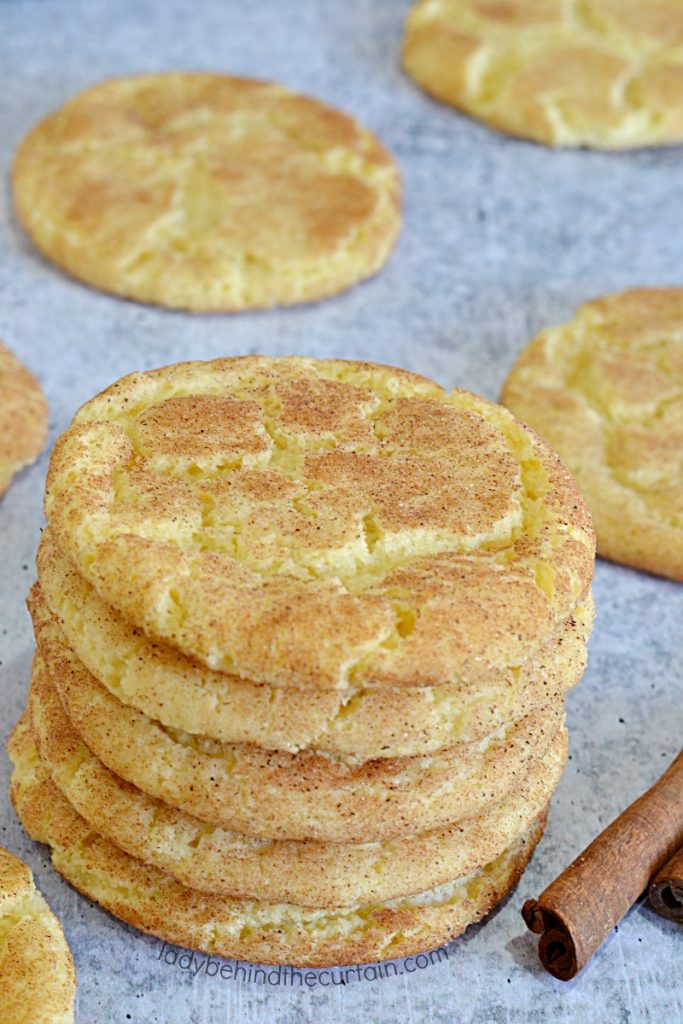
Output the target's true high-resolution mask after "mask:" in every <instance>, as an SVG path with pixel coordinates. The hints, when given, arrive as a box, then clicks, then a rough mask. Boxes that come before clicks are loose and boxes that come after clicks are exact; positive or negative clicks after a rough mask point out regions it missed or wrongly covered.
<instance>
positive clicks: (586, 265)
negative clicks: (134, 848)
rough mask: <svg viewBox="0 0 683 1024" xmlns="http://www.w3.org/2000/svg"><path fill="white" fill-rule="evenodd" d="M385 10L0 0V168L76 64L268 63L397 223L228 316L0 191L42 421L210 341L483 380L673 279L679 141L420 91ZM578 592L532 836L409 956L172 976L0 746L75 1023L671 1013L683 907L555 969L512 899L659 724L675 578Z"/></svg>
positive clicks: (679, 608)
mask: <svg viewBox="0 0 683 1024" xmlns="http://www.w3.org/2000/svg"><path fill="white" fill-rule="evenodd" d="M405 11H406V4H405V3H404V2H394V0H344V2H343V3H339V2H338V0H318V2H314V0H310V2H309V0H306V2H304V0H259V2H253V3H244V2H237V0H230V2H228V0H213V2H207V0H205V2H203V3H201V4H196V5H195V4H190V3H189V2H188V3H181V2H179V0H166V2H165V3H163V4H161V3H159V4H153V3H151V2H136V3H133V2H130V3H122V2H106V0H89V2H87V3H77V2H71V3H68V4H67V3H57V2H53V0H40V2H38V0H23V2H22V0H17V2H7V3H3V4H2V5H1V6H0V66H2V68H3V72H4V74H3V89H2V92H1V94H0V123H1V124H2V132H0V148H1V151H2V167H3V172H5V171H6V170H7V169H8V167H9V162H10V159H11V154H12V152H13V150H14V148H15V146H16V145H17V143H18V142H19V140H20V138H21V137H22V135H23V134H24V133H25V132H26V131H27V130H28V128H30V127H31V125H32V124H33V123H34V121H35V120H36V119H38V118H39V117H42V116H44V115H45V114H46V113H48V112H49V111H50V110H51V109H53V108H55V107H56V106H58V105H59V104H60V103H62V102H63V101H64V100H65V99H66V98H67V97H68V96H70V95H71V94H72V93H73V92H75V91H77V90H78V89H80V88H83V87H84V86H86V85H88V84H89V83H90V82H92V81H94V80H95V79H97V78H100V77H103V76H105V75H110V74H124V73H128V72H136V71H143V70H151V69H157V68H165V67H189V68H210V69H216V70H225V71H232V72H237V73H243V74H252V75H256V76H261V77H270V78H274V79H279V80H280V81H282V82H283V83H285V84H287V85H290V86H292V87H294V88H299V89H301V90H304V91H307V92H310V93H312V94H313V95H318V96H320V97H322V98H323V99H326V100H328V101H329V102H332V103H335V104H337V105H339V106H341V107H343V108H345V109H347V110H348V111H350V112H351V113H353V114H356V115H358V116H359V117H361V118H362V119H363V120H364V122H365V123H366V124H367V125H368V127H370V128H372V129H374V130H375V131H376V132H377V133H378V134H379V135H380V136H381V137H382V139H383V140H384V141H385V142H386V144H387V145H388V146H389V148H390V149H391V150H392V151H393V153H394V154H395V156H396V157H397V159H398V160H399V161H400V164H401V167H402V171H403V178H404V188H405V227H404V231H403V235H402V238H401V240H400V242H399V245H398V248H397V250H396V253H395V254H394V256H393V258H392V260H391V262H390V264H389V266H388V267H387V268H386V270H385V271H384V272H383V273H382V274H381V275H380V276H379V277H378V278H376V279H375V280H374V281H372V282H370V283H368V284H366V285H361V286H360V287H358V288H356V289H355V290H354V291H352V292H349V293H347V294H346V295H344V296H341V297H340V298H338V299H332V300H328V301H327V302H325V303H322V304H320V305H317V306H312V307H308V308H301V309H295V310H289V311H276V312H272V313H259V314H250V315H242V316H232V317H231V316H203V317H193V316H191V315H186V314H180V313H166V312H163V311H161V310H156V309H152V308H145V307H141V306H137V305H134V304H131V303H127V302H123V301H120V300H117V299H114V298H111V297H108V296H106V295H100V294H98V293H96V292H93V291H89V290H88V289H86V288H85V287H83V286H81V285H80V284H77V283H75V282H72V281H70V280H68V279H67V278H65V277H64V276H63V275H62V274H61V273H60V272H59V271H58V270H56V269H54V268H52V267H51V266H49V265H48V264H46V263H45V262H44V261H43V260H42V259H41V258H40V257H39V256H38V255H37V254H36V253H35V252H34V251H33V250H32V249H31V247H30V245H29V244H28V243H27V241H26V240H25V238H24V237H23V235H22V233H21V231H20V229H19V228H18V226H17V224H16V222H15V220H14V218H13V216H12V214H11V212H10V208H9V199H8V195H7V192H5V193H4V196H3V198H2V199H1V200H0V336H1V337H3V338H4V340H5V341H6V342H7V343H8V344H10V345H11V346H12V347H13V348H14V349H15V351H16V352H17V353H18V354H19V355H20V357H21V358H23V359H24V360H25V361H26V362H27V363H28V365H29V366H30V367H31V368H32V369H33V370H34V371H35V372H36V373H37V374H38V375H39V377H40V378H41V380H42V382H43V385H44V387H45V390H46V392H47V396H48V400H49V402H50V407H51V418H50V423H51V435H50V438H51V442H53V441H54V439H55V437H56V436H57V435H58V433H59V432H61V431H62V430H63V429H64V427H65V426H66V425H67V423H68V421H69V419H70V417H71V416H72V414H73V412H74V410H75V408H76V407H77V406H78V405H79V404H80V403H81V402H82V401H84V400H85V399H86V398H88V397H90V396H91V395H92V394H93V393H94V392H95V391H97V390H99V389H100V388H102V387H104V386H105V385H107V384H109V383H110V382H111V381H113V380H114V379H115V378H117V377H119V376H120V375H122V374H124V373H127V372H129V371H131V370H134V369H138V368H143V367H151V366H157V365H160V364H162V363H168V362H173V361H175V360H179V359H187V358H207V357H211V356H216V355H219V354H237V353H243V352H255V351H261V352H268V353H276V354H282V353H289V352H296V353H305V354H310V355H315V356H347V357H357V358H368V359H375V360H381V361H386V362H393V363H396V364H398V365H402V366H406V367H408V368H410V369H413V370H417V371H420V372H423V373H426V374H428V375H430V376H433V377H435V378H436V379H437V380H439V381H440V382H442V383H443V384H444V385H448V386H450V385H454V384H461V385H464V386H466V387H469V388H472V389H473V390H475V391H478V392H480V393H482V394H484V395H487V396H489V397H496V396H497V394H498V392H499V389H500V386H501V383H502V381H503V378H504V376H505V373H506V371H507V369H508V367H509V365H510V363H511V362H512V360H513V358H514V356H515V353H516V352H517V350H518V349H519V348H520V347H521V346H522V345H523V344H524V343H525V341H526V340H527V339H528V337H530V335H531V334H532V333H534V332H535V331H536V330H538V329H539V328H541V327H542V326H544V325H546V324H549V323H553V322H558V321H562V320H565V319H568V318H569V317H570V316H571V314H572V311H573V309H574V308H575V306H576V305H577V304H578V303H579V302H581V301H582V300H584V299H586V298H588V297H590V296H592V295H595V294H599V293H600V292H603V291H608V290H610V289H616V288H621V287H627V286H629V285H637V284H677V283H681V267H682V266H683V234H682V233H681V231H680V225H681V223H683V190H682V189H681V168H682V166H683V150H682V149H680V148H672V149H669V150H662V151H658V152H655V151H651V152H638V153H632V154H625V155H618V156H617V155H603V154H598V153H588V152H574V153H569V152H567V153H563V152H552V151H550V150H547V149H543V148H540V147H537V146H534V145H532V144H529V143H526V142H516V141H513V140H509V139H505V138H503V137H501V136H498V135H495V134H494V133H492V132H490V131H489V130H488V129H486V128H485V127H483V126H481V125H479V124H476V123H474V122H472V121H469V120H467V119H466V118H464V117H461V116H460V115H458V114H456V113H454V112H452V111H450V110H448V109H447V108H445V107H440V106H438V105H436V104H434V103H432V102H431V101H430V100H429V99H427V98H426V97H425V96H423V95H422V94H421V93H420V92H419V91H418V90H417V89H416V88H415V87H414V86H413V84H412V83H411V82H410V81H409V80H408V79H407V78H406V77H404V76H403V75H402V73H401V72H400V70H399V67H398V48H399V44H400V36H401V21H402V18H403V16H404V14H405ZM46 464H47V459H46V457H43V459H42V460H41V461H40V462H39V463H38V465H37V466H36V467H34V468H33V469H30V470H27V471H25V472H23V473H22V474H21V475H20V476H19V477H18V479H17V480H16V481H15V484H14V485H13V486H12V488H11V490H10V491H9V493H8V494H7V495H6V497H5V498H4V499H3V500H2V502H1V503H0V566H1V569H0V572H1V573H2V575H1V577H0V580H1V582H0V593H1V595H2V616H1V622H0V626H1V628H0V661H1V662H2V665H1V666H0V692H1V693H2V700H1V701H0V741H2V746H3V747H4V741H5V740H6V737H7V734H8V733H9V730H10V728H11V725H12V723H13V722H14V720H15V718H16V717H17V716H18V714H19V710H20V708H21V706H22V703H23V700H24V695H25V693H26V688H27V683H28V676H29V667H30V660H31V653H32V637H31V630H30V625H29V620H28V615H27V613H26V611H25V608H24V598H25V596H26V592H27V590H28V587H29V584H30V582H31V580H32V579H33V575H34V569H33V558H34V553H35V548H36V543H37V539H38V535H39V530H40V527H41V525H42V513H41V496H42V489H43V483H44V472H45V468H46ZM596 601H597V608H598V619H597V623H596V629H595V634H594V639H593V641H592V644H591V660H590V667H589V670H588V672H587V674H586V676H585V678H584V681H583V682H582V684H581V686H580V687H579V688H578V690H577V691H576V692H575V693H574V694H572V695H571V697H570V699H569V724H570V728H571V737H572V742H571V746H572V759H571V761H570V762H569V765H568V769H567V772H566V775H565V778H564V781H563V783H562V785H561V788H560V790H559V792H558V795H557V797H556V799H555V802H554V805H553V809H552V813H551V816H550V822H549V826H548V831H547V833H546V836H545V839H544V841H543V842H542V844H541V846H540V848H539V850H538V851H537V853H536V856H535V857H534V860H533V862H532V865H531V867H530V869H529V870H528V872H527V873H526V875H525V877H524V879H523V880H522V882H521V885H520V887H519V889H518V890H517V892H516V893H515V894H514V895H513V896H512V897H511V898H510V899H509V900H508V902H507V903H506V904H505V906H504V907H502V908H501V909H500V910H499V911H498V913H497V914H496V915H495V916H494V917H493V918H492V919H491V920H490V921H489V922H488V923H487V924H486V925H485V926H483V927H478V928H476V929H472V930H471V931H470V932H469V933H468V934H467V936H466V937H465V938H464V940H461V941H459V942H457V943H455V944H453V945H452V946H451V947H449V949H448V958H447V959H445V958H443V959H441V961H440V962H439V961H437V962H435V963H434V964H432V965H431V966H429V967H426V968H424V969H421V970H413V971H410V970H406V969H405V968H403V971H404V973H403V974H401V975H397V976H390V977H385V978H383V979H377V980H368V979H364V980H357V979H356V978H355V975H354V976H349V981H348V984H346V985H344V986H341V985H334V986H333V985H332V984H330V983H329V979H316V985H315V987H307V986H306V985H305V984H304V985H302V986H301V987H299V984H298V982H296V981H295V982H294V983H293V984H286V985H279V986H278V985H268V984H265V985H264V984H263V983H262V982H261V980H260V979H259V980H258V981H257V982H256V983H255V982H254V981H253V980H252V982H249V981H248V980H244V978H243V977H239V978H238V979H237V980H235V979H234V978H233V979H226V978H225V977H224V978H223V979H221V977H220V974H216V976H214V977H207V976H206V975H205V970H204V969H202V970H201V972H200V973H198V974H197V975H196V977H194V978H193V977H192V975H191V970H190V969H187V968H186V969H182V968H181V967H180V966H179V965H178V964H176V966H175V967H174V966H172V965H168V964H166V963H165V962H164V961H163V959H162V960H160V959H159V952H160V949H161V944H160V943H159V942H157V941H156V940H155V939H152V938H149V937H146V936H143V935H140V934H138V933H137V932H135V931H134V930H132V929H130V928H127V927H125V926H124V925H122V924H120V923H119V922H118V921H116V920H115V919H114V918H112V917H111V916H110V915H108V914H107V913H105V912H104V911H101V910H99V909H98V908H97V907H93V906H91V905H90V903H89V902H88V901H87V900H85V899H83V898H82V897H80V896H78V895H77V894H76V893H75V892H74V891H73V890H72V889H70V888H69V887H68V886H67V885H66V884H65V883H63V882H62V881H61V880H60V879H59V877H58V876H57V875H56V874H55V872H54V871H53V869H52V868H51V866H50V862H49V857H48V856H47V852H46V850H45V849H44V848H42V847H39V846H36V845H35V844H33V843H31V842H30V841H29V840H28V839H26V838H25V836H24V835H23V833H22V831H21V829H20V828H19V826H18V825H17V823H16V821H15V819H14V815H13V813H12V810H11V808H10V805H9V800H8V796H7V780H8V777H9V763H8V761H7V758H6V756H5V754H4V753H2V754H0V843H2V845H5V846H7V847H8V848H9V849H10V850H12V851H13V852H15V853H17V854H19V855H20V856H22V857H24V858H25V859H26V860H27V861H28V862H29V863H30V864H31V866H32V867H33V869H34V871H35V873H36V881H37V883H38V885H39V886H40V888H41V889H42V890H43V892H44V893H45V894H46V896H47V898H48V900H49V901H50V903H51V905H52V907H53V908H54V910H55V911H56V912H57V914H58V915H59V917H60V919H61V920H62V921H63V923H64V927H65V929H66V932H67V934H68V937H69V940H70V942H71V945H72V948H73V951H74V958H75V961H76V965H77V969H78V975H79V992H78V1003H77V1021H78V1022H79V1024H99V1022H107V1024H119V1022H121V1024H125V1022H127V1021H132V1022H145V1024H154V1022H159V1024H189V1022H192V1024H209V1022H211V1024H216V1022H219V1021H239V1022H241V1024H242V1022H244V1024H295V1022H296V1024H307V1022H318V1021H325V1022H326V1024H347V1022H349V1024H350V1022H356V1021H370V1022H373V1024H375V1022H378V1024H384V1022H387V1024H389V1022H405V1024H422V1022H425V1021H427V1020H432V1021H435V1022H444V1024H445V1022H449V1024H453V1022H454V1021H455V1022H457V1024H475V1022H476V1024H508V1022H510V1024H512V1022H514V1024H543V1022H546V1021H551V1020H552V1021H553V1022H554V1024H564V1022H579V1024H581V1022H584V1021H586V1022H588V1021H590V1022H594V1021H605V1022H607V1021H608V1022H610V1024H612V1022H617V1021H618V1022H622V1021H623V1022H626V1021H628V1022H638V1024H640V1022H644V1021H648V1022H650V1021H652V1022H657V1024H660V1022H661V1024H677V1022H681V1021H683V983H682V982H681V976H682V973H683V932H682V931H681V929H680V926H677V925H675V924H673V923H672V922H666V921H664V920H663V919H661V918H659V917H657V916H656V915H655V914H654V913H652V912H651V911H650V909H649V908H648V906H647V905H646V904H640V905H638V906H636V907H635V908H634V910H633V911H632V912H631V913H630V914H629V915H628V917H627V918H626V919H625V920H624V921H623V922H622V924H621V926H620V927H619V930H618V932H617V933H615V934H614V935H612V936H611V938H610V939H609V940H608V942H607V943H606V944H605V946H604V948H603V949H602V950H601V951H600V953H599V954H598V956H597V957H596V959H595V961H594V962H593V963H592V964H591V965H590V967H589V968H588V970H587V971H586V972H585V974H584V975H583V976H582V977H580V978H579V979H578V980H577V981H575V982H573V983H572V984H570V985H562V984H561V983H560V982H555V981H553V980H552V979H550V978H549V977H548V976H547V975H545V974H543V972H542V971H541V969H540V967H539V965H538V961H537V958H536V953H535V948H534V940H533V938H532V936H531V935H530V934H529V933H527V932H526V931H525V928H524V925H523V922H522V919H521V917H520V907H521V905H522V902H523V899H524V897H525V896H528V895H537V894H538V893H539V892H540V891H541V890H542V889H543V888H544V887H545V885H546V884H547V883H548V882H549V881H550V880H551V879H552V878H553V877H554V876H555V874H556V873H557V872H558V871H559V870H561V869H562V868H563V867H564V866H565V865H566V864H567V863H568V862H569V861H570V860H571V859H572V858H573V857H574V856H575V854H576V853H578V852H579V851H580V850H581V849H582V848H583V846H584V845H585V844H586V843H587V842H588V841H589V840H590V839H591V838H592V837H593V836H594V835H595V834H596V832H598V831H599V830H600V829H601V828H602V827H603V826H604V825H605V824H607V822H608V821H610V820H611V819H612V818H613V817H615V816H616V814H617V813H618V812H619V811H620V810H621V809H622V808H623V807H624V806H625V805H626V804H628V803H629V802H630V801H631V800H633V799H634V798H635V797H636V796H637V795H638V794H639V793H640V792H641V791H642V790H643V789H645V788H646V787H647V786H649V785H650V784H651V783H652V782H653V781H654V780H655V778H656V777H657V776H658V775H659V774H660V772H661V771H662V770H663V769H664V767H665V766H666V765H667V764H668V762H669V761H670V760H671V759H672V758H673V756H674V754H675V753H676V751H677V750H678V749H679V748H680V745H681V735H682V733H683V728H682V726H683V716H682V713H681V710H680V709H681V707H682V706H683V701H682V697H683V659H682V657H681V655H682V651H681V622H682V621H683V588H682V587H681V586H680V585H677V584H673V583H668V582H665V581H663V580H657V579H654V578H651V577H647V576H644V575H640V574H638V573H636V572H632V571H629V570H628V569H624V568H619V567H616V566H610V565H607V564H604V563H600V564H599V565H598V570H597V578H596ZM178 956H180V952H178ZM169 958H170V959H172V956H170V957H169ZM183 963H187V960H186V961H183ZM220 963H221V964H222V963H223V962H222V961H221V962H220ZM196 966H197V960H196V959H195V961H194V962H193V965H192V970H196ZM413 966H414V965H413ZM210 973H211V972H210ZM214 973H215V972H214ZM224 973H227V972H224ZM369 973H370V977H371V972H369ZM314 977H315V976H314ZM337 980H338V979H337ZM326 981H327V984H326V983H325V982H326Z"/></svg>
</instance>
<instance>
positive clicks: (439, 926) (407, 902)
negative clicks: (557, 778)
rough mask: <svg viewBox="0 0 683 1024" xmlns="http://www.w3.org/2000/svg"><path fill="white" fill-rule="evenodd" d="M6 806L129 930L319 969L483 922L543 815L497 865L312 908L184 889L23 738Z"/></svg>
mask: <svg viewBox="0 0 683 1024" xmlns="http://www.w3.org/2000/svg"><path fill="white" fill-rule="evenodd" d="M9 749H10V754H11V756H12V759H13V761H14V762H15V765H16V767H15V771H14V773H13V776H12V785H11V794H12V801H13V803H14V806H15V808H16V810H17V814H18V816H19V819H20V820H21V822H22V824H23V826H24V828H25V829H26V831H27V832H28V834H29V835H30V836H31V837H32V838H33V839H36V840H38V841H39V842H43V843H48V844H49V845H50V847H51V848H52V861H53V864H54V866H55V868H56V869H57V870H58V871H59V872H60V873H61V874H62V875H63V876H64V877H65V878H66V879H67V881H69V882H70V883H71V884H72V885H73V886H74V887H75V888H76V889H79V890H80V891H81V892H82V893H84V894H85V895H86V896H87V897H88V898H90V899H93V900H96V901H97V902H98V903H100V904H101V905H102V906H104V907H106V908H107V909H108V910H110V911H111V912H112V913H113V914H116V915H117V916H118V917H120V918H122V919H123V920H124V921H126V922H128V923H129V924H132V925H134V926H135V927H136V928H140V929H141V930H143V931H146V932H150V933H151V934H153V935H156V936H158V937H159V938H161V939H164V940H165V941H167V942H171V943H173V944H176V945H182V946H188V947H190V948H193V949H198V950H202V951H204V952H206V953H209V954H212V955H219V956H226V957H234V958H237V959H240V960H249V961H256V962H259V963H283V964H292V965H297V966H309V967H325V966H331V965H341V964H356V963H367V962H369V961H373V960H381V959H391V958H394V957H401V956H407V955H409V954H411V953H417V952H420V951H422V950H427V949H432V948H434V947H436V946H438V945H441V944H442V943H444V942H446V941H448V940H449V939H452V938H454V937H455V936H457V935H459V934H460V933H461V932H463V931H464V930H465V928H467V926H468V925H469V924H471V923H472V922H474V921H478V920H481V918H482V917H484V916H485V915H486V914H487V913H488V912H489V911H490V910H491V909H492V908H493V907H494V906H495V905H496V904H497V903H499V902H500V901H501V900H502V899H503V898H504V897H505V896H506V895H507V894H508V893H509V892H510V891H511V889H512V888H513V887H514V886H515V885H516V883H517V881H518V879H519V877H520V875H521V874H522V872H523V870H524V867H525V866H526V863H527V861H528V860H529V857H530V856H531V854H532V852H533V849H534V847H535V846H536V844H537V842H538V841H539V839H540V837H541V835H542V832H543V828H544V826H545V815H541V816H540V818H539V819H537V820H536V821H535V822H534V823H533V824H532V826H531V827H530V828H529V829H528V830H527V831H526V832H525V833H524V834H523V835H522V836H520V837H519V838H518V839H517V840H516V841H515V842H514V843H513V844H511V846H510V847H508V849H507V850H506V851H505V852H504V853H503V854H501V856H500V857H498V858H497V859H496V860H495V861H493V862H491V863H490V864H487V865H486V866H485V867H483V868H480V869H479V870H478V871H475V872H473V873H472V874H470V875H467V876H465V877H464V878H461V879H457V880H455V881H452V882H450V883H447V884H446V885H443V886H439V887H436V888H433V889H430V890H428V891H427V892H424V893H418V894H415V895H414V896H406V897H402V898H400V899H397V900H391V901H385V902H378V903H370V904H361V905H357V906H354V907H347V908H331V909H311V908H303V907H297V906H295V905H293V904H288V903H267V902H263V901H258V900H244V899H238V898H235V897H229V896H212V895H209V894H207V893H200V892H198V891H196V890H193V889H188V888H186V887H185V886H183V885H181V884H180V883H179V882H177V881H175V880H174V879H173V878H171V876H170V875H167V874H165V873H164V872H161V871H159V870H158V869H157V868H153V867H150V866H148V865H145V864H143V863H142V862H141V861H138V860H135V859H134V858H132V857H130V856H128V855H127V854H125V853H124V852H123V851H121V850H119V849H118V848H117V847H116V846H114V845H113V844H112V843H109V842H108V841H107V840H105V839H103V838H102V837H101V836H100V835H99V834H98V833H97V832H96V831H94V830H93V829H92V828H91V827H90V826H89V825H88V824H87V823H86V821H85V820H84V819H83V818H81V817H80V816H79V815H78V814H77V813H76V812H75V811H74V810H73V808H72V807H71V805H70V804H69V802H68V800H66V799H65V797H63V796H62V794H61V793H60V791H59V790H58V789H57V787H56V786H55V785H54V783H53V782H52V781H51V780H50V779H49V777H48V774H47V772H46V770H45V769H44V768H43V767H42V765H41V764H40V761H39V759H38V758H37V755H36V753H35V750H34V749H32V744H31V740H30V735H29V734H28V732H22V731H21V730H15V732H14V734H13V736H12V739H11V741H10V746H9Z"/></svg>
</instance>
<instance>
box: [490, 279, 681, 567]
mask: <svg viewBox="0 0 683 1024" xmlns="http://www.w3.org/2000/svg"><path fill="white" fill-rule="evenodd" d="M503 401H504V403H505V404H506V405H508V406H509V407H510V408H511V409H512V410H513V412H514V413H515V414H516V415H518V416H520V417H521V418H522V419H524V420H526V421H527V422H528V423H529V424H530V425H531V426H532V427H533V428H534V429H535V430H537V431H538V432H539V433H540V434H542V435H543V437H545V439H546V440H547V441H548V442H549V443H550V444H552V445H553V447H554V448H556V449H557V451H558V452H559V453H560V455H561V456H562V458H563V459H564V460H565V461H566V463H567V465H568V466H569V468H570V469H571V471H572V472H573V474H574V476H575V477H576V480H577V482H578V484H579V486H580V487H581V490H582V491H583V494H584V496H585V497H586V500H587V501H588V504H589V506H590V508H591V511H592V514H593V520H594V522H595V527H596V531H597V537H598V553H599V554H600V555H602V556H603V557H605V558H609V559H612V560H613V561H616V562H623V563H624V564H626V565H631V566H634V567H636V568H638V569H644V570H645V571H647V572H652V573H656V574H658V575H661V576H668V577H670V578H672V579H677V580H681V579H683V518H682V517H683V289H678V288H671V289H637V290H633V291H628V292H624V293H622V294H615V295H607V296H604V297H603V298H599V299H596V300H594V301H593V302H588V303H586V304H585V305H583V306H581V307H580V309H579V310H578V311H577V313H576V315H575V317H574V319H573V320H571V321H570V322H569V323H567V324H563V325H562V326H560V327H553V328H550V329H548V330H545V331H542V332H541V333H540V334H539V335H538V336H537V337H536V338H534V340H533V341H532V342H531V343H530V344H529V345H528V346H527V347H526V348H525V349H524V350H523V351H522V353H521V355H520V356H519V358H518V360H517V363H516V364H515V366H514V367H513V369H512V370H511V372H510V375H509V377H508V379H507V381H506V383H505V387H504V389H503Z"/></svg>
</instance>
